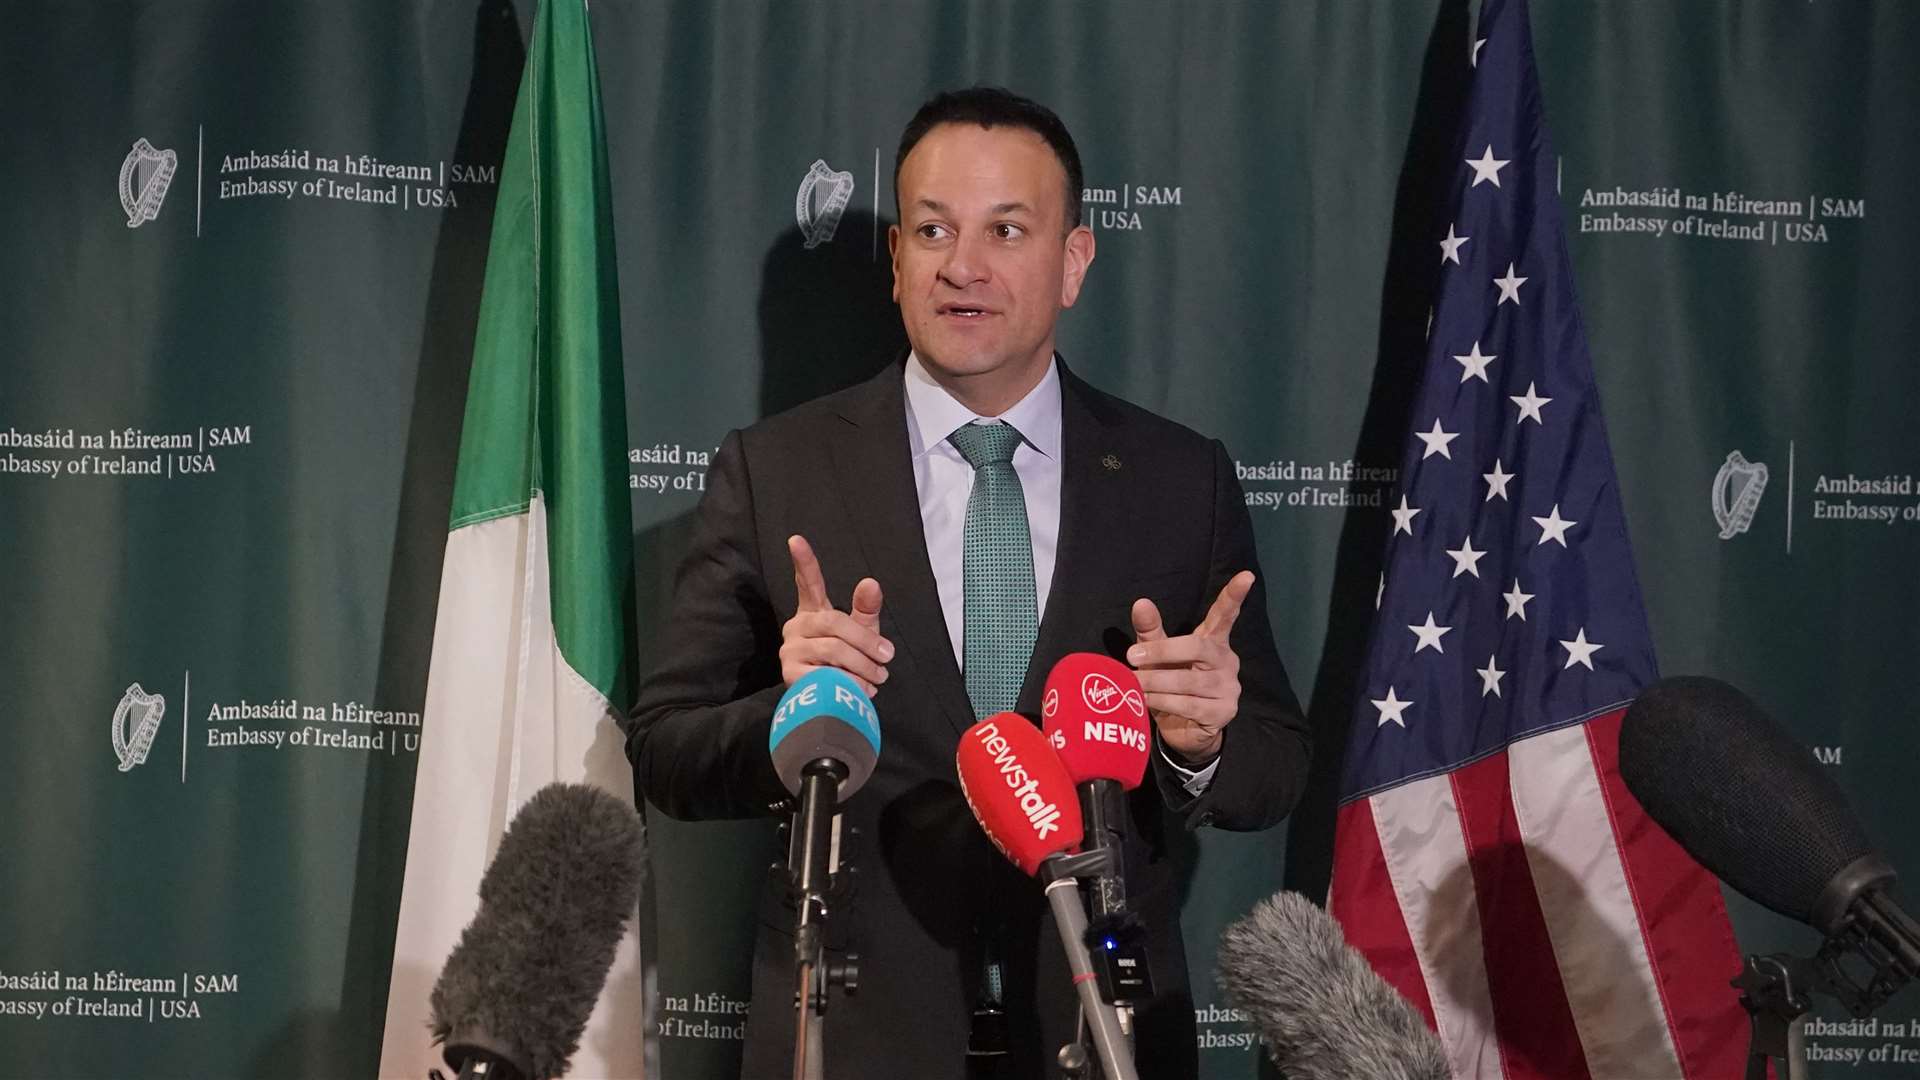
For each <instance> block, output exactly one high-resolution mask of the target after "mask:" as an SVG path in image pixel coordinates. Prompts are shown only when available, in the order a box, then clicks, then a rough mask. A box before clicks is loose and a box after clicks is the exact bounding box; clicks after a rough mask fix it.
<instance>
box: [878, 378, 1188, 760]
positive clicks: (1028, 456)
mask: <svg viewBox="0 0 1920 1080" xmlns="http://www.w3.org/2000/svg"><path fill="white" fill-rule="evenodd" d="M906 408H907V448H908V452H909V453H911V454H912V456H913V484H914V487H915V489H916V490H917V491H918V493H919V497H920V528H921V532H922V535H923V536H924V537H925V539H926V543H927V560H928V562H930V563H931V564H932V567H933V581H934V585H935V586H936V587H937V588H938V589H939V591H940V611H941V614H942V615H944V616H945V617H946V621H947V640H948V642H949V643H951V644H952V646H953V660H954V663H955V664H956V665H958V666H959V667H960V668H961V669H962V670H963V671H964V670H965V668H966V559H965V552H966V549H965V539H966V523H967V499H968V497H969V496H971V495H972V494H973V466H971V465H969V464H967V459H966V458H964V457H962V456H961V455H960V451H959V449H958V448H956V447H955V446H954V445H953V444H952V443H951V442H948V441H947V436H949V435H951V434H953V432H954V431H955V430H956V429H958V428H959V427H960V426H961V425H962V424H990V423H993V422H995V421H996V420H998V421H1005V422H1006V423H1007V424H1008V425H1010V426H1011V427H1012V428H1013V429H1014V430H1015V431H1018V432H1019V433H1020V445H1019V446H1017V447H1015V448H1014V451H1013V471H1014V473H1015V475H1017V476H1019V477H1020V492H1021V494H1022V495H1023V496H1024V497H1025V499H1026V503H1027V535H1028V537H1029V539H1030V540H1031V541H1032V543H1033V587H1034V615H1035V617H1036V618H1037V619H1041V620H1044V619H1045V617H1046V612H1047V595H1048V593H1049V592H1051V591H1052V587H1053V560H1054V553H1055V551H1056V550H1057V549H1058V548H1059V544H1060V363H1059V361H1058V360H1055V361H1054V362H1052V363H1050V364H1048V365H1047V373H1046V374H1045V375H1043V376H1041V378H1040V382H1039V383H1038V384H1036V385H1035V386H1034V388H1033V389H1032V390H1029V391H1027V396H1025V397H1023V398H1021V399H1020V400H1019V401H1018V402H1016V403H1014V405H1013V407H1012V408H1010V409H1008V410H1007V411H1006V412H1004V413H1001V414H1000V415H999V416H997V417H987V416H981V415H980V414H978V413H976V412H974V411H973V410H972V409H969V408H967V407H966V406H965V405H962V404H961V403H960V402H959V401H957V400H955V398H954V396H953V395H952V394H949V393H947V390H946V388H945V387H943V386H941V385H940V384H939V383H938V382H935V381H934V378H933V376H932V375H930V374H928V372H927V369H926V367H925V365H923V364H921V362H920V357H919V356H917V355H913V354H909V355H908V356H907V371H906ZM1036 625H1037V624H1036ZM1161 757H1162V758H1163V759H1166V761H1167V764H1168V765H1171V766H1172V767H1173V768H1174V770H1175V771H1176V772H1177V773H1178V774H1179V775H1180V777H1181V781H1182V785H1181V786H1183V787H1185V788H1186V789H1187V792H1188V793H1189V794H1192V795H1195V796H1198V795H1200V794H1201V793H1202V792H1204V791H1206V790H1207V785H1209V784H1210V783H1212V782H1213V771H1214V769H1215V767H1217V766H1218V765H1219V764H1220V762H1219V759H1218V758H1215V759H1214V760H1213V761H1212V762H1209V763H1208V764H1207V766H1206V767H1205V768H1203V769H1200V770H1199V771H1197V772H1196V771H1194V770H1191V769H1185V768H1182V767H1181V766H1180V765H1179V764H1177V763H1175V762H1174V761H1173V760H1171V759H1169V758H1166V755H1165V754H1162V755H1161Z"/></svg>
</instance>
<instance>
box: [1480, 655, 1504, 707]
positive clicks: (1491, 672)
mask: <svg viewBox="0 0 1920 1080" xmlns="http://www.w3.org/2000/svg"><path fill="white" fill-rule="evenodd" d="M1498 659H1500V657H1499V655H1498V654H1494V655H1491V656H1488V657H1487V666H1486V667H1483V668H1475V669H1474V674H1476V675H1478V676H1480V696H1481V697H1486V696H1487V695H1488V694H1492V695H1493V696H1494V697H1499V696H1500V680H1501V679H1502V678H1504V677H1506V674H1507V673H1506V672H1504V671H1501V670H1500V667H1499V665H1498V664H1496V663H1494V661H1496V660H1498Z"/></svg>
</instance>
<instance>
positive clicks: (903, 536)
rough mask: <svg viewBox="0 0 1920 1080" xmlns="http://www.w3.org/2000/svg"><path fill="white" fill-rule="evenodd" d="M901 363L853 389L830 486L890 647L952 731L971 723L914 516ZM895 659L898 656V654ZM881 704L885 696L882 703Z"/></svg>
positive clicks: (835, 446) (836, 440)
mask: <svg viewBox="0 0 1920 1080" xmlns="http://www.w3.org/2000/svg"><path fill="white" fill-rule="evenodd" d="M904 393H905V391H904V387H903V385H902V372H901V365H900V364H899V363H895V364H892V365H889V366H888V367H887V368H886V370H884V371H882V372H881V373H880V374H879V375H878V376H876V377H874V378H873V379H871V380H869V381H868V382H867V383H866V384H865V385H864V386H863V387H862V388H861V391H860V392H859V393H857V394H855V395H853V396H851V397H850V398H849V399H848V401H847V403H846V405H845V407H844V408H842V410H841V412H840V416H841V419H842V420H844V421H845V423H843V424H841V425H840V426H839V427H838V429H837V430H836V431H835V432H834V436H833V438H832V440H831V442H832V453H833V467H834V472H835V476H834V481H835V483H834V487H835V489H836V490H838V491H839V492H840V498H841V501H842V509H843V512H844V513H845V515H846V520H848V521H855V522H860V523H861V525H860V527H859V528H858V529H857V530H856V532H857V533H858V534H859V537H860V548H861V551H862V553H863V554H864V555H865V556H866V560H867V566H868V567H869V569H870V571H871V573H872V574H873V576H874V578H875V579H876V580H878V581H879V582H880V584H881V587H882V588H883V589H884V590H885V600H884V602H883V604H882V606H881V611H882V612H883V614H882V615H881V619H882V620H883V621H884V622H887V623H890V624H891V626H892V629H891V630H890V631H888V637H890V638H891V639H892V640H893V642H894V645H895V647H897V648H899V649H901V650H902V651H904V652H906V653H907V654H908V655H910V656H911V657H912V660H913V667H914V669H915V671H916V672H917V673H918V674H919V676H920V678H921V679H922V680H923V683H924V689H925V692H926V694H927V696H928V697H929V698H931V699H932V700H934V701H936V702H938V703H939V704H940V711H941V712H943V713H945V714H946V716H947V721H948V723H950V724H952V725H953V730H954V731H955V732H956V733H958V732H962V731H965V730H966V729H967V728H968V727H970V726H972V724H973V707H972V705H971V704H969V702H968V700H967V686H966V683H965V681H963V680H962V678H961V676H960V668H959V666H958V665H956V664H955V663H954V660H953V644H952V642H951V641H950V639H949V638H948V636H947V620H946V615H945V613H944V612H942V611H941V608H940V590H939V588H938V587H937V586H936V585H935V584H934V580H933V565H932V563H931V562H930V561H929V560H928V558H927V543H926V536H925V530H924V528H923V527H922V525H921V522H920V496H919V489H918V488H917V487H916V486H915V484H914V481H913V461H912V458H911V456H910V452H909V449H908V443H907V412H906V404H905V400H904ZM895 663H896V664H897V663H898V659H897V658H896V661H895ZM882 707H883V708H884V703H882Z"/></svg>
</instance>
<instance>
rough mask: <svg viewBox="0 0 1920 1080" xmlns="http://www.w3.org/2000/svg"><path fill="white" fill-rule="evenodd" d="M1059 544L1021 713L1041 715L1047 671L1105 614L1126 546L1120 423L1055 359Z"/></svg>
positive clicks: (1022, 700)
mask: <svg viewBox="0 0 1920 1080" xmlns="http://www.w3.org/2000/svg"><path fill="white" fill-rule="evenodd" d="M1059 363H1060V538H1059V541H1058V543H1057V545H1056V546H1055V549H1054V559H1053V584H1052V585H1051V587H1050V588H1049V589H1048V592H1047V610H1046V612H1045V613H1044V614H1043V615H1042V616H1041V620H1040V630H1039V633H1038V634H1037V635H1036V637H1035V639H1034V643H1033V657H1032V659H1031V660H1029V661H1028V663H1027V677H1026V681H1025V682H1024V683H1022V685H1021V688H1020V698H1019V705H1018V706H1017V707H1018V708H1019V710H1020V711H1021V712H1024V713H1028V714H1030V715H1038V712H1039V708H1040V692H1041V689H1042V688H1043V686H1044V685H1045V683H1046V679H1047V672H1048V671H1050V670H1051V669H1052V668H1053V665H1054V663H1055V662H1056V661H1058V660H1059V659H1060V657H1061V656H1063V655H1064V654H1065V653H1066V652H1068V651H1069V649H1070V647H1071V646H1072V645H1073V644H1074V643H1075V642H1077V641H1080V640H1083V639H1084V635H1085V634H1086V632H1087V631H1088V630H1089V629H1090V628H1092V627H1093V626H1094V625H1095V624H1096V620H1099V619H1101V618H1103V617H1105V616H1106V615H1107V614H1108V612H1106V611H1105V610H1103V609H1102V607H1101V604H1102V602H1103V601H1104V600H1106V599H1107V598H1108V597H1107V590H1105V589H1103V588H1100V587H1099V586H1101V585H1103V584H1104V583H1107V582H1111V581H1114V580H1116V579H1117V576H1118V575H1119V573H1120V571H1121V567H1119V566H1118V564H1117V562H1116V559H1117V553H1118V552H1119V551H1121V550H1123V548H1124V545H1119V544H1116V543H1114V540H1115V538H1117V537H1119V536H1121V535H1123V534H1124V530H1125V529H1126V528H1127V521H1126V500H1125V499H1124V497H1123V496H1124V495H1125V494H1126V490H1127V489H1126V486H1125V482H1124V480H1123V479H1122V478H1123V477H1124V476H1125V473H1124V471H1123V466H1124V462H1122V461H1121V459H1120V455H1119V453H1118V451H1119V449H1120V448H1119V445H1118V442H1117V440H1116V436H1117V434H1118V432H1117V428H1118V424H1119V418H1118V416H1116V415H1115V414H1114V412H1113V411H1112V410H1111V409H1110V408H1108V407H1107V406H1106V405H1105V404H1104V403H1103V402H1101V401H1100V400H1099V399H1098V397H1097V396H1096V395H1095V394H1094V392H1093V390H1092V388H1091V387H1089V386H1087V384H1086V383H1084V382H1082V381H1081V380H1080V379H1079V378H1078V377H1077V376H1075V375H1073V373H1071V372H1069V371H1068V370H1067V365H1066V362H1065V361H1064V360H1062V361H1060V362H1059Z"/></svg>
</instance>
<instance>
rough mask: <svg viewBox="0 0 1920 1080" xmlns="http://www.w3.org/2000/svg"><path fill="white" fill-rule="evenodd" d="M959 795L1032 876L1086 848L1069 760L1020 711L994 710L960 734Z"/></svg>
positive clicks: (995, 843)
mask: <svg viewBox="0 0 1920 1080" xmlns="http://www.w3.org/2000/svg"><path fill="white" fill-rule="evenodd" d="M954 767H955V768H956V769H957V770H958V771H959V774H960V793H961V794H962V795H964V796H966V799H967V806H968V807H970V808H971V809H972V810H973V816H974V818H975V819H977V820H978V821H979V822H980V828H981V829H982V830H984V831H985V832H986V834H987V839H989V840H991V841H993V846H994V847H997V848H999V849H1000V853H1001V854H1002V855H1005V856H1006V857H1007V858H1009V859H1011V860H1013V864H1014V865H1015V866H1018V867H1019V868H1020V869H1021V870H1023V871H1025V872H1026V873H1027V874H1028V875H1029V876H1031V875H1035V874H1038V873H1039V872H1040V868H1041V865H1042V864H1044V863H1045V862H1046V861H1047V860H1048V859H1051V858H1054V857H1055V856H1058V855H1060V854H1062V853H1064V852H1067V851H1069V850H1071V849H1073V848H1076V847H1079V846H1080V841H1081V840H1082V839H1084V829H1083V826H1082V823H1081V820H1080V804H1079V803H1078V802H1077V801H1076V800H1075V799H1074V796H1073V780H1072V778H1071V777H1069V776H1068V775H1067V769H1066V766H1064V765H1062V764H1060V759H1059V758H1058V757H1057V756H1055V755H1054V752H1053V748H1052V747H1050V746H1048V745H1047V740H1046V737H1045V736H1043V735H1041V734H1040V732H1039V731H1038V730H1037V729H1035V728H1034V726H1033V724H1032V722H1031V721H1029V720H1028V719H1027V718H1026V717H1024V716H1021V715H1020V714H1019V713H1010V712H1003V713H1000V714H998V715H995V716H989V717H988V718H986V719H985V720H982V721H980V722H979V723H977V724H975V725H973V726H972V727H970V728H968V729H967V731H966V734H964V735H962V736H960V749H959V750H958V751H957V752H956V753H955V755H954Z"/></svg>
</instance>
